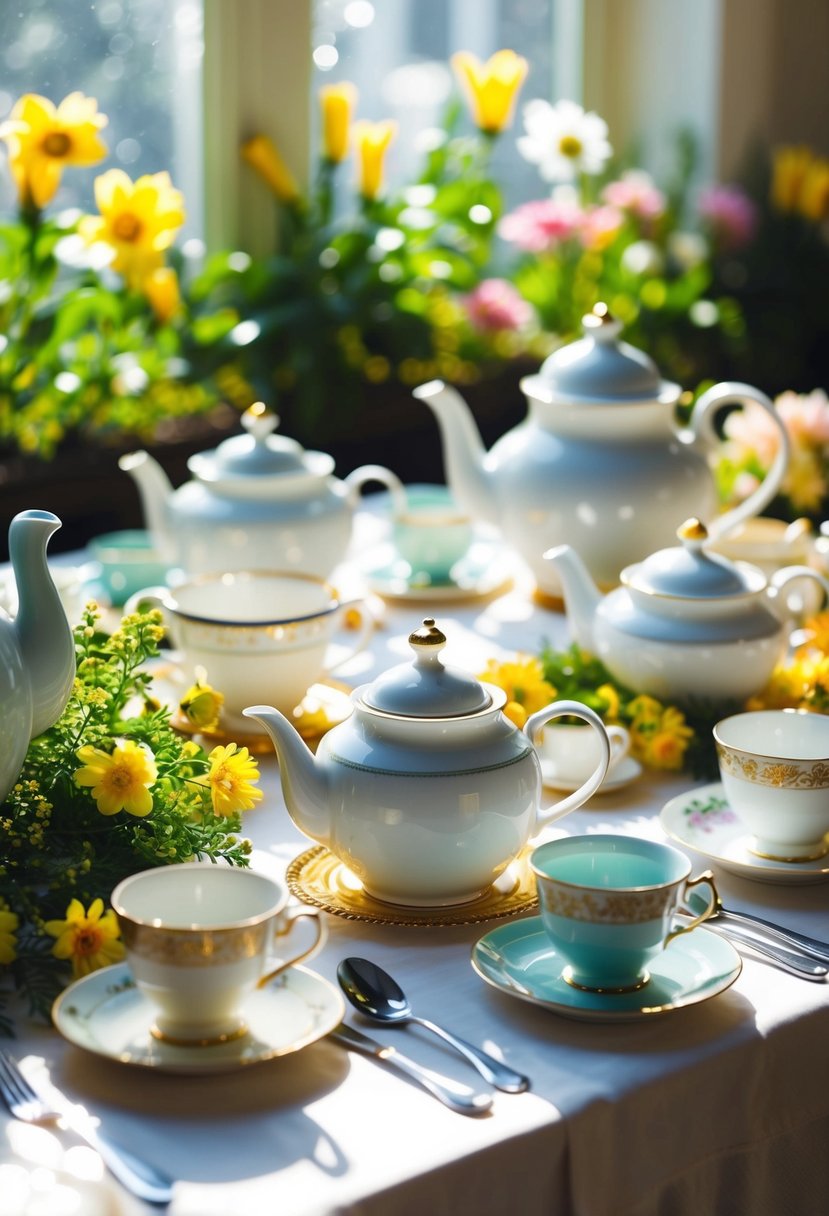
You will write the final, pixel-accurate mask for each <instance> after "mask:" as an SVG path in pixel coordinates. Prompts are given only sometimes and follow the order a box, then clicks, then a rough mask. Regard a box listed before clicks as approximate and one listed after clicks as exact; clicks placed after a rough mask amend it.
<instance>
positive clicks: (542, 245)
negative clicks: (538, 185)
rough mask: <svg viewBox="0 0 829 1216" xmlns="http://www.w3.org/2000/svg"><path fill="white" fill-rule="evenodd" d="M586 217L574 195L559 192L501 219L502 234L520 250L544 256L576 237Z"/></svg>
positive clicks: (521, 207)
mask: <svg viewBox="0 0 829 1216" xmlns="http://www.w3.org/2000/svg"><path fill="white" fill-rule="evenodd" d="M582 215H583V213H582V210H581V207H580V206H579V204H578V202H577V201H576V199H575V196H574V195H572V194H571V193H570V192H569V191H567V192H558V191H556V192H555V193H554V194H553V196H552V198H547V199H539V200H538V201H537V202H532V203H523V204H522V205H521V206H520V207H516V209H515V211H511V212H510V213H509V215H505V216H504V218H503V219H502V220H501V222H500V224H499V225H498V232H499V234H500V235H501V236H502V237H503V238H504V240H505V241H511V242H512V243H513V244H514V245H517V246H518V248H519V249H524V250H526V251H527V252H528V253H544V252H546V251H547V250H549V249H554V248H555V247H556V246H557V245H560V244H561V242H562V241H569V240H570V238H571V237H573V236H575V235H576V233H577V231H578V229H579V225H580V224H581V220H582Z"/></svg>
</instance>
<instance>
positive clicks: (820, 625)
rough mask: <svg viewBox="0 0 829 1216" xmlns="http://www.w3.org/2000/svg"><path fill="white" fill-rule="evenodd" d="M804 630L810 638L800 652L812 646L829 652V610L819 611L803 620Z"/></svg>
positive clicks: (823, 652)
mask: <svg viewBox="0 0 829 1216" xmlns="http://www.w3.org/2000/svg"><path fill="white" fill-rule="evenodd" d="M803 632H804V633H805V634H806V635H807V637H808V640H807V641H806V642H804V644H803V646H802V647H800V648H799V651H798V652H799V653H802V652H804V651H808V650H810V649H812V648H814V649H815V650H819V651H820V652H821V654H829V611H826V610H824V611H823V612H818V613H817V614H816V615H815V616H810V617H809V619H808V620H806V621H804V622H803Z"/></svg>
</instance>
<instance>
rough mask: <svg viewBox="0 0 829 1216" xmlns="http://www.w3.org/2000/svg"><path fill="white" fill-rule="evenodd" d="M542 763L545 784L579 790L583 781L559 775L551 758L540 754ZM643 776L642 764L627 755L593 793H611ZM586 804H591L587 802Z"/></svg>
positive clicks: (566, 789) (554, 787) (554, 788)
mask: <svg viewBox="0 0 829 1216" xmlns="http://www.w3.org/2000/svg"><path fill="white" fill-rule="evenodd" d="M539 762H540V764H541V780H542V781H543V783H544V785H546V786H549V788H550V789H553V790H565V791H570V790H577V789H578V788H579V786H580V785H581V784H582V783H581V781H575V780H574V779H573V778H572V777H566V776H559V774H558V773H557V772H556V766H555V764H554V763H553V762H552V761H551V760H544V759H542V758H541V757H540V756H539ZM641 776H642V765H641V764H640V763H639V761H638V760H634V759H633V757H632V756H625V758H624V760H620V761H619V763H618V764H617V765H616V767H615V768H614V769H613V771H612V772H610V773H608V775H607V776H606V777H605V779H604V781H603V782H602V784H601V785H600V786H599V788H598V789H597V790H596V793H595V794H594V795H593V797H594V798H597V797H598V796H599V795H600V794H610V793H612V792H613V790H620V789H623V788H624V786H626V785H630V783H631V782H632V781H636V780H637V779H638V778H639V777H641ZM586 805H588V806H589V805H590V804H589V803H587V804H586Z"/></svg>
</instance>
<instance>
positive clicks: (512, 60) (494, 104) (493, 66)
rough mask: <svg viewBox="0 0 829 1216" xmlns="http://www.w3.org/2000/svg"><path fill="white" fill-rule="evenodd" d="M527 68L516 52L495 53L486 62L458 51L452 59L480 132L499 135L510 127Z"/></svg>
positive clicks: (466, 52) (468, 53)
mask: <svg viewBox="0 0 829 1216" xmlns="http://www.w3.org/2000/svg"><path fill="white" fill-rule="evenodd" d="M527 66H528V65H527V61H526V59H522V58H521V56H520V55H516V53H515V51H496V52H495V54H494V55H492V56H491V57H490V58H489V59H488V60H487V61H486V63H481V61H480V60H479V59H478V58H476V56H475V55H472V54H470V52H469V51H458V52H457V54H455V55H453V56H452V67H453V68H454V69H455V73H456V75H457V77H458V79H459V80H460V82H461V85H462V86H463V88H464V91H465V92H466V94H467V98H468V101H469V106H470V109H471V111H472V118H473V120H474V122H475V125H476V126H477V127H478V128H479V130H481V131H485V132H486V133H487V134H489V135H496V134H497V133H498V132H499V131H503V129H504V127H506V126H508V125H509V123H510V122H511V121H512V115H513V111H514V109H515V99H516V97H517V96H518V90H519V89H520V88H521V85H522V84H523V83H524V78H525V76H526V75H527Z"/></svg>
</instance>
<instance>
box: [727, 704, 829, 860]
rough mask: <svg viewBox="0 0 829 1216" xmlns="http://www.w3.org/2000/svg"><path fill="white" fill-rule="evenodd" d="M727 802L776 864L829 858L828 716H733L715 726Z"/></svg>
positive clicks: (783, 712)
mask: <svg viewBox="0 0 829 1216" xmlns="http://www.w3.org/2000/svg"><path fill="white" fill-rule="evenodd" d="M714 742H715V744H716V748H717V759H718V760H719V765H720V776H721V778H722V783H723V789H724V791H725V796H726V798H727V799H728V802H729V805H730V806H731V808H732V810H733V811H734V814H735V815H736V816H737V818H738V819H739V820H740V821H741V822H742V823H743V824H744V826H745V827H746V829H747V831H748V832H749V833H750V835H751V840H750V843H749V848H750V849H751V851H752V852H754V853H756V854H758V855H759V856H760V857H769V858H772V859H774V860H775V861H811V860H812V859H813V858H816V857H822V856H823V855H824V854H825V853H827V852H829V717H827V716H826V715H824V714H818V713H810V712H809V711H807V710H800V709H761V710H755V711H748V712H746V713H740V714H733V715H732V716H731V717H729V718H724V719H723V720H722V721H721V722H718V723H717V725H716V726H715V727H714Z"/></svg>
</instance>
